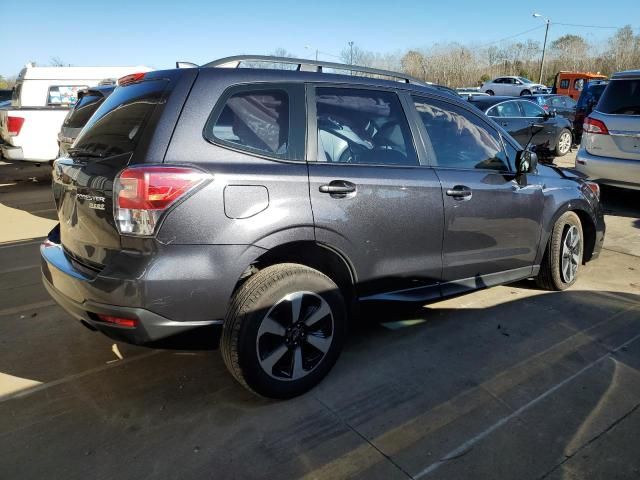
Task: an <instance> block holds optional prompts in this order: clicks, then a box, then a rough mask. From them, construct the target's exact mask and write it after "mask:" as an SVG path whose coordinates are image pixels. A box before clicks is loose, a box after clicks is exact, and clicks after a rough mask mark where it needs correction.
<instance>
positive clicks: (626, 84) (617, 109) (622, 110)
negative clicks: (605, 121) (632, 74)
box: [596, 79, 640, 115]
mask: <svg viewBox="0 0 640 480" xmlns="http://www.w3.org/2000/svg"><path fill="white" fill-rule="evenodd" d="M596 110H598V111H599V112H602V113H608V114H613V115H640V79H634V80H631V79H630V80H613V81H611V82H609V85H607V88H606V89H605V90H604V93H603V94H602V97H601V98H600V101H599V102H598V106H597V107H596Z"/></svg>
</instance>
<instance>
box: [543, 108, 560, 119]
mask: <svg viewBox="0 0 640 480" xmlns="http://www.w3.org/2000/svg"><path fill="white" fill-rule="evenodd" d="M556 115H558V112H557V110H556V109H555V108H554V109H553V110H549V111H548V112H547V113H545V115H544V118H546V119H549V118H556Z"/></svg>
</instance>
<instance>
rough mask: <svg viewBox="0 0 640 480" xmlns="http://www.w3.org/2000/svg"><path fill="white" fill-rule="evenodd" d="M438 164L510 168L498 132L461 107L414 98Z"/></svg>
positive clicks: (448, 166)
mask: <svg viewBox="0 0 640 480" xmlns="http://www.w3.org/2000/svg"><path fill="white" fill-rule="evenodd" d="M414 103H415V106H416V109H417V110H418V114H419V115H420V118H421V119H422V122H423V124H424V128H425V129H426V131H427V135H428V136H429V139H430V141H431V146H432V148H433V151H434V154H435V157H436V158H435V159H434V164H435V166H437V167H444V168H462V169H488V170H498V171H508V170H509V166H508V163H507V159H506V155H505V153H504V149H503V148H502V142H501V140H500V136H499V135H498V133H497V132H495V131H494V130H492V129H490V127H489V126H488V125H486V124H485V123H484V122H483V121H482V120H481V119H479V118H477V117H476V116H475V115H473V114H472V113H471V112H467V111H466V110H464V109H463V108H461V107H457V106H455V105H451V104H448V103H446V102H440V101H438V100H427V99H422V98H419V97H414Z"/></svg>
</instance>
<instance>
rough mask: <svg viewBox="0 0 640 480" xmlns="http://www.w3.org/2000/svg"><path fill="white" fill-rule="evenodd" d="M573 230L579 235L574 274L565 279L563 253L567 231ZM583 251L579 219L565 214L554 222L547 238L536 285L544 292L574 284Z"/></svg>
mask: <svg viewBox="0 0 640 480" xmlns="http://www.w3.org/2000/svg"><path fill="white" fill-rule="evenodd" d="M572 228H575V229H576V230H577V232H578V234H579V239H578V244H577V249H576V251H575V258H576V260H575V261H574V263H575V264H576V265H575V273H574V274H573V277H572V278H567V276H566V274H565V272H563V252H564V251H565V250H564V249H563V247H565V242H566V241H567V236H568V234H569V231H570V230H571V229H572ZM583 251H584V236H583V232H582V223H581V222H580V218H579V217H578V215H576V214H575V213H574V212H566V213H564V214H562V216H560V218H559V219H558V220H557V221H556V223H555V225H554V227H553V231H552V232H551V235H550V237H549V242H548V243H547V248H546V250H545V252H544V257H543V258H542V263H541V265H540V272H539V273H538V276H537V277H536V283H537V284H538V286H539V287H540V288H544V289H545V290H565V289H567V288H569V287H570V286H571V285H573V284H574V283H575V282H576V279H577V278H578V273H579V271H580V266H581V265H582V255H583Z"/></svg>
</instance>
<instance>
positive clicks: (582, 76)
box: [552, 71, 607, 101]
mask: <svg viewBox="0 0 640 480" xmlns="http://www.w3.org/2000/svg"><path fill="white" fill-rule="evenodd" d="M606 79H607V77H606V76H605V75H601V74H600V73H591V72H564V71H560V72H558V73H557V74H556V81H555V82H554V84H553V90H552V92H553V93H557V94H559V95H567V96H568V97H571V98H573V99H574V100H576V101H577V100H578V98H580V93H582V89H583V88H584V86H585V85H586V84H587V83H588V82H590V81H591V80H606Z"/></svg>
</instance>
